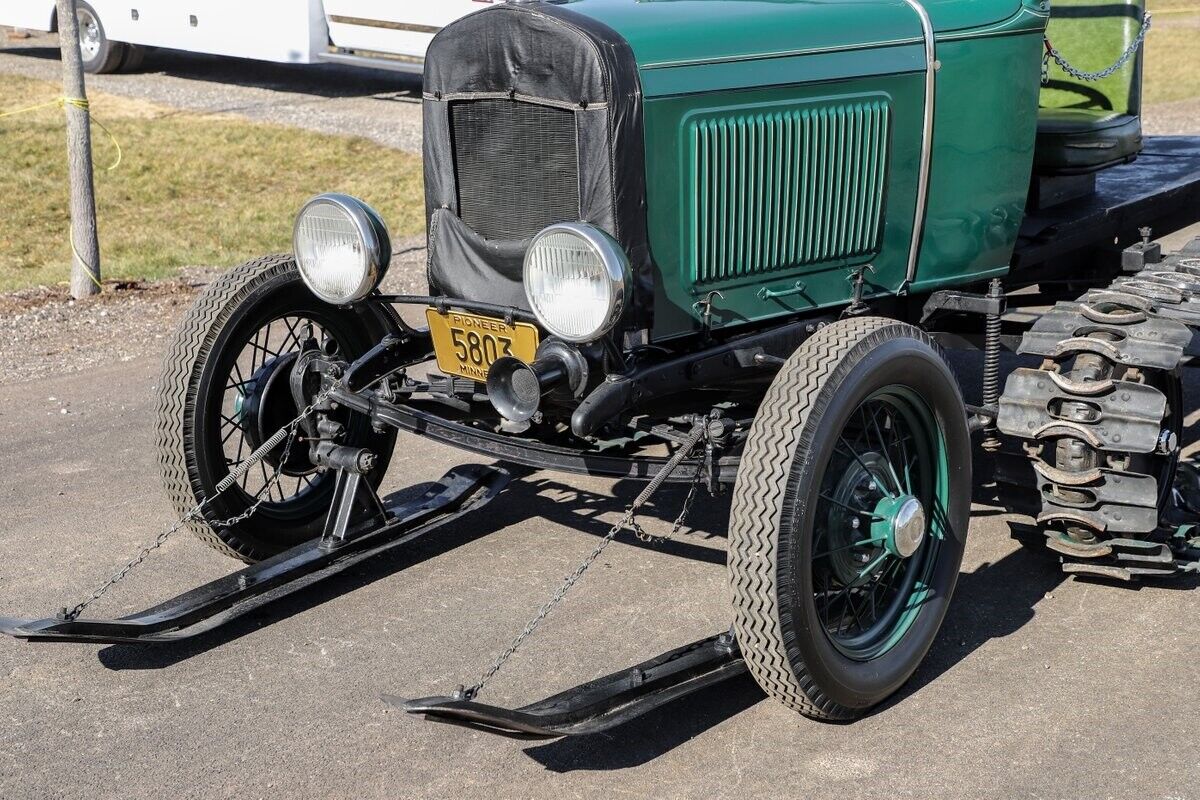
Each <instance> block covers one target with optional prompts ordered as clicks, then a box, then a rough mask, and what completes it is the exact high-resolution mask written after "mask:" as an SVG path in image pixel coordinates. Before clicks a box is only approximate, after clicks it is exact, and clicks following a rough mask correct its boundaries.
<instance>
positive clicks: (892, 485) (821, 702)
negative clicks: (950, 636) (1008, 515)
mask: <svg viewBox="0 0 1200 800" xmlns="http://www.w3.org/2000/svg"><path fill="white" fill-rule="evenodd" d="M970 486H971V453H970V439H969V434H968V431H967V425H966V417H965V412H964V406H963V401H962V397H961V394H960V392H959V389H958V385H957V383H956V382H955V380H954V377H953V375H952V374H951V373H950V370H949V368H948V367H947V365H946V363H945V361H944V360H943V359H942V357H941V355H940V353H939V352H938V350H937V349H936V347H935V346H934V345H933V343H932V342H931V341H930V340H929V338H928V337H927V336H925V334H923V333H922V332H921V331H919V330H918V329H916V328H913V327H912V326H909V325H905V324H902V323H898V322H893V321H890V320H885V319H875V318H866V319H855V320H847V321H843V322H838V323H835V324H833V325H830V326H828V327H826V328H825V329H823V330H821V331H819V332H818V333H817V334H816V335H814V336H813V337H812V338H811V339H810V340H808V342H806V343H805V344H804V345H803V346H802V347H801V348H800V349H799V350H797V351H796V353H795V354H793V355H792V357H791V358H790V359H789V360H788V361H787V363H786V364H785V365H784V366H783V368H782V369H781V370H780V372H779V374H778V375H777V376H776V378H775V381H774V383H773V384H772V386H771V388H770V390H769V391H768V393H767V396H766V398H765V399H764V401H763V404H762V406H761V407H760V409H759V413H758V416H757V418H756V419H755V421H754V425H753V427H752V429H751V433H750V438H749V441H748V442H747V446H746V451H745V453H744V454H743V457H742V462H741V468H740V472H739V474H738V480H737V487H736V490H735V494H734V501H733V509H732V517H731V524H730V555H729V570H730V577H731V583H732V587H733V595H734V598H733V599H734V609H735V620H734V625H735V628H736V631H737V634H738V641H739V643H740V645H741V648H742V652H743V654H744V655H745V658H746V661H747V663H748V665H749V666H750V671H751V673H752V674H753V675H754V676H755V678H756V679H757V680H758V682H759V684H760V685H761V686H762V687H763V689H765V690H766V691H767V692H768V693H769V694H771V695H772V696H774V697H776V698H777V699H779V700H782V701H783V702H784V703H786V704H788V705H789V706H791V707H793V708H795V709H796V710H798V711H800V712H801V713H804V714H806V715H808V716H812V717H816V718H820V719H848V718H852V717H854V716H856V715H858V714H860V713H862V712H863V711H864V710H866V709H867V708H869V707H871V706H873V705H875V704H877V703H879V702H880V701H882V700H883V699H884V698H886V697H887V696H888V695H889V694H891V693H892V692H894V691H895V690H896V689H897V688H899V687H900V685H901V684H903V682H904V681H905V680H907V679H908V677H909V676H910V675H911V674H912V672H913V671H914V670H915V669H916V667H917V665H918V664H919V663H920V661H921V659H922V658H923V657H924V655H925V653H926V651H927V650H928V649H929V647H930V645H931V644H932V643H933V639H934V637H935V636H936V634H937V631H938V628H939V627H940V626H941V622H942V619H943V617H944V616H945V613H946V608H947V605H948V603H949V601H950V596H951V594H952V593H953V591H954V586H955V583H956V582H957V578H958V568H959V564H960V563H961V560H962V553H963V545H964V542H965V536H966V530H967V525H968V520H969V514H970Z"/></svg>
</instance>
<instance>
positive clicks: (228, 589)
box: [0, 464, 513, 644]
mask: <svg viewBox="0 0 1200 800" xmlns="http://www.w3.org/2000/svg"><path fill="white" fill-rule="evenodd" d="M512 477H513V474H512V472H511V471H509V470H507V469H504V468H502V467H485V466H480V465H474V464H468V465H465V466H460V467H455V468H454V469H452V470H450V471H449V472H447V473H446V475H445V477H443V478H442V479H441V480H440V481H438V482H437V483H436V484H434V486H433V487H432V488H430V489H429V491H427V492H425V493H424V494H422V495H421V496H420V497H418V498H416V499H415V500H411V501H408V502H404V503H399V504H397V505H394V506H391V507H388V508H380V507H377V508H378V510H379V511H381V512H382V513H384V514H386V521H385V522H378V521H373V522H369V523H368V524H367V525H366V526H365V529H364V526H363V525H361V524H360V525H359V526H358V527H357V528H353V527H350V526H347V525H346V524H345V520H344V519H342V520H333V522H338V523H341V524H334V525H332V527H331V530H330V531H328V532H327V533H326V535H324V536H321V537H318V538H316V539H312V540H310V541H308V542H305V543H304V544H301V545H298V546H296V547H293V548H292V549H291V550H287V551H285V552H283V553H280V554H279V555H277V556H274V557H272V558H269V559H267V560H265V561H261V562H259V563H257V564H254V565H251V566H249V567H246V568H245V569H242V570H239V571H237V572H235V573H233V574H232V575H227V576H225V577H223V578H218V579H217V580H215V581H212V582H211V583H207V584H205V585H203V586H200V587H198V588H196V589H192V590H191V591H188V592H185V593H184V594H181V595H179V596H178V597H175V598H172V599H171V600H168V601H166V602H165V603H162V604H160V605H157V606H154V607H153V608H149V609H146V610H145V611H141V612H138V613H137V614H132V615H130V616H127V617H121V618H120V619H115V620H94V619H73V620H72V619H66V618H63V617H59V618H55V619H41V620H32V619H11V618H6V617H0V633H3V634H7V635H8V636H13V637H16V638H18V639H25V640H28V641H44V642H95V643H102V644H121V643H145V644H158V643H165V642H177V641H180V640H182V639H189V638H191V637H193V636H196V635H198V634H201V633H204V632H206V631H210V630H213V629H214V628H217V627H220V626H221V625H224V624H225V623H227V622H229V621H231V620H233V619H236V618H238V617H240V616H243V615H244V614H247V613H249V612H251V611H253V610H255V609H257V608H261V607H262V606H265V605H267V604H268V603H271V602H274V601H275V600H278V599H279V598H281V597H286V596H287V595H290V594H292V593H294V592H296V591H299V590H300V589H303V588H305V587H307V586H311V585H313V584H315V583H317V582H319V581H322V580H324V579H326V578H329V577H331V576H333V575H337V574H338V573H340V572H344V571H345V570H347V569H349V568H350V567H352V566H354V565H355V564H358V563H360V562H362V561H365V560H366V559H368V558H371V557H372V556H376V555H379V554H380V553H383V552H386V551H388V550H391V549H393V548H395V547H399V546H400V545H403V544H406V543H408V542H411V541H412V540H414V539H416V538H417V537H419V536H421V535H423V534H426V533H429V532H430V531H432V530H434V529H435V528H438V527H440V526H442V525H445V524H446V523H448V522H450V521H452V520H455V519H457V518H459V517H461V516H463V515H464V514H467V513H468V512H470V511H473V510H475V509H477V508H480V507H481V506H483V505H485V504H487V503H488V502H490V501H491V500H493V499H494V498H495V497H496V496H497V495H499V494H500V493H501V492H502V491H504V489H505V487H507V486H508V483H509V481H510V480H512ZM359 490H363V491H369V487H361V488H360V487H359V485H358V484H355V485H354V488H353V489H351V492H350V493H351V494H354V493H355V492H356V491H359ZM371 494H372V496H374V495H373V492H372V493H371ZM351 499H352V498H351ZM376 502H377V501H376ZM334 511H337V508H335V509H334ZM332 516H333V515H331V517H332ZM331 534H332V535H331ZM339 534H340V535H339Z"/></svg>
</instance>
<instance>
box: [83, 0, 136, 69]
mask: <svg viewBox="0 0 1200 800" xmlns="http://www.w3.org/2000/svg"><path fill="white" fill-rule="evenodd" d="M75 17H76V19H77V20H78V21H79V53H80V55H81V56H82V57H83V71H84V72H90V73H92V74H94V75H100V74H104V73H108V72H116V71H117V70H118V69H120V68H121V62H122V61H123V60H124V58H125V48H126V45H125V43H123V42H114V41H111V40H110V39H109V38H108V36H107V35H106V34H105V33H104V25H103V23H101V22H100V15H99V14H97V13H96V9H94V8H92V7H91V6H90V5H88V4H87V3H85V2H83V0H79V2H78V3H77V5H76V11H75Z"/></svg>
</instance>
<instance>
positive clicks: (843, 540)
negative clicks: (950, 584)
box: [809, 385, 950, 661]
mask: <svg viewBox="0 0 1200 800" xmlns="http://www.w3.org/2000/svg"><path fill="white" fill-rule="evenodd" d="M949 471H950V465H949V461H948V456H947V449H946V442H945V437H944V435H943V433H942V430H941V428H940V426H939V425H938V424H937V420H936V417H935V416H934V414H933V412H932V410H931V409H930V407H929V405H928V404H927V403H926V402H925V400H924V399H923V398H921V397H920V395H918V394H917V393H916V392H914V391H913V390H912V389H910V388H908V387H906V386H900V385H892V386H887V387H884V388H882V389H880V390H878V391H876V392H875V393H873V394H872V395H870V396H869V397H868V398H866V399H865V400H864V401H863V402H862V403H861V404H860V405H859V406H858V407H857V408H856V409H855V410H854V411H853V412H852V413H851V414H850V417H849V418H848V419H847V421H846V423H845V425H844V427H843V429H842V430H841V431H840V432H839V433H838V438H837V443H836V446H835V447H834V453H833V455H832V457H831V458H830V459H829V462H828V463H827V464H826V465H825V470H824V472H823V473H822V475H821V477H820V479H819V492H818V499H817V503H816V513H815V514H814V516H813V531H812V549H811V550H810V551H809V552H810V553H811V558H810V559H809V568H810V570H811V573H812V574H811V578H812V589H813V591H812V599H813V605H814V608H815V610H816V612H817V618H818V620H819V621H820V624H821V625H822V627H823V628H824V630H825V635H826V636H827V637H828V639H829V641H830V642H831V643H832V644H833V646H834V647H835V648H837V650H838V651H839V652H841V653H842V654H843V655H845V656H846V657H848V658H851V659H854V660H857V661H869V660H872V659H875V658H879V657H880V656H882V655H883V654H885V653H886V652H888V651H889V650H891V649H892V648H893V647H895V646H896V644H898V643H899V642H900V641H901V640H903V639H904V636H905V634H906V633H908V631H909V629H910V628H911V627H912V625H913V623H914V622H915V621H916V619H917V617H918V616H919V615H920V613H921V609H922V607H923V606H924V605H925V604H926V603H927V602H928V601H929V600H930V598H931V596H932V592H933V590H932V577H933V572H934V569H935V567H936V565H937V561H938V554H939V552H940V551H941V549H942V544H943V542H944V541H945V539H946V536H947V527H946V508H947V505H948V500H949V497H948V495H949Z"/></svg>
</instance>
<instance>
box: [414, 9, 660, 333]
mask: <svg viewBox="0 0 1200 800" xmlns="http://www.w3.org/2000/svg"><path fill="white" fill-rule="evenodd" d="M424 112H425V121H424V136H425V202H426V212H427V216H428V222H429V260H428V272H429V284H430V290H431V292H432V293H434V294H438V295H445V296H449V297H462V298H465V299H473V300H486V301H489V302H495V303H502V304H504V305H512V306H517V307H519V308H525V309H528V307H529V306H528V301H527V300H526V298H525V291H524V288H523V286H522V281H521V267H522V262H523V259H524V255H525V251H526V249H528V247H529V240H530V239H531V238H532V237H533V236H534V235H535V234H536V233H537V232H538V231H540V230H541V229H542V228H544V227H545V226H546V225H549V224H551V223H553V222H560V221H568V220H581V221H583V222H587V223H590V224H592V225H595V226H597V227H599V228H601V229H602V230H605V231H607V232H608V233H609V234H610V235H612V236H613V238H615V239H616V240H617V242H618V243H620V245H621V246H622V248H623V249H624V250H625V252H626V253H627V254H628V256H629V260H630V263H631V265H632V267H633V284H634V286H633V290H634V291H633V303H632V308H631V309H630V312H629V314H628V315H627V317H626V324H625V327H626V328H627V329H629V328H645V327H649V326H650V324H651V318H650V315H651V307H652V303H653V286H652V277H651V265H650V249H649V244H648V234H647V230H646V185H645V182H646V170H645V142H644V138H643V132H642V93H641V84H640V81H639V79H638V76H637V64H636V61H635V60H634V57H633V53H632V51H631V50H630V49H629V45H628V43H626V42H625V40H624V39H623V38H621V36H620V35H619V34H617V33H616V32H615V31H613V30H612V29H611V28H608V27H607V26H605V25H602V24H600V23H598V22H596V21H595V20H592V19H590V18H589V17H586V16H584V15H582V14H579V13H576V12H573V11H570V10H568V9H566V8H564V7H561V6H558V5H555V4H553V3H546V2H541V3H525V4H521V5H503V6H493V7H492V8H489V9H487V10H484V11H480V12H477V13H475V14H471V15H469V16H467V17H464V18H463V19H461V20H459V21H457V22H455V23H453V24H451V25H449V26H447V27H446V28H445V29H443V30H442V32H441V33H439V34H438V35H437V36H436V37H435V38H434V40H433V43H432V44H431V45H430V47H429V51H428V53H427V55H426V59H425V87H424Z"/></svg>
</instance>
